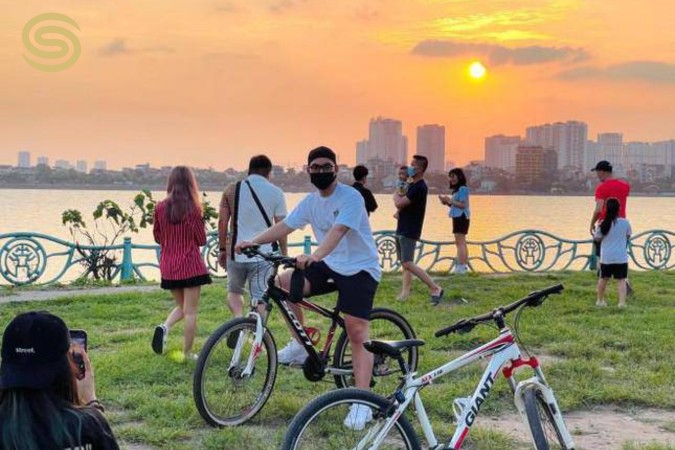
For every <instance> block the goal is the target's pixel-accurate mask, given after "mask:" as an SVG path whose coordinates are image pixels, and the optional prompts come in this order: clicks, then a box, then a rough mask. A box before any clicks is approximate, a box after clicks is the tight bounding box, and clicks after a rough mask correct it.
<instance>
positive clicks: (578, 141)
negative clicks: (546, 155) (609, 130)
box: [525, 121, 588, 169]
mask: <svg viewBox="0 0 675 450" xmlns="http://www.w3.org/2000/svg"><path fill="white" fill-rule="evenodd" d="M587 140H588V125H586V124H585V123H584V122H577V121H567V122H564V123H563V122H556V123H553V124H551V123H547V124H544V125H537V126H532V127H527V130H526V137H525V141H526V142H527V143H528V144H530V145H540V146H542V147H545V148H546V147H548V148H552V149H553V150H554V151H555V152H556V153H557V154H558V169H562V168H564V167H574V168H578V169H581V168H583V166H584V162H585V161H584V156H585V148H586V141H587Z"/></svg>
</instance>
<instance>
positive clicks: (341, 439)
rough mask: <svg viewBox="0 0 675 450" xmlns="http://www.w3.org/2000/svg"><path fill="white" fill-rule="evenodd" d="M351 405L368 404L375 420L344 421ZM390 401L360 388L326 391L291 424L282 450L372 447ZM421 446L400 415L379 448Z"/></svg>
mask: <svg viewBox="0 0 675 450" xmlns="http://www.w3.org/2000/svg"><path fill="white" fill-rule="evenodd" d="M352 405H359V407H361V408H363V407H364V406H367V407H369V408H371V410H372V412H373V420H372V421H370V422H367V423H366V425H365V427H364V428H363V429H361V430H358V431H357V430H353V429H350V428H348V427H347V426H346V425H345V418H346V417H347V415H348V414H349V411H350V408H351V406H352ZM388 406H389V401H388V400H387V399H385V398H383V397H381V396H379V395H376V394H373V393H372V392H369V391H364V390H361V389H338V390H335V391H330V392H327V393H325V394H323V395H321V396H319V397H317V398H315V399H314V400H312V401H311V402H310V403H309V404H308V405H307V406H305V407H304V408H303V409H302V410H300V412H299V413H298V414H296V415H295V417H294V418H293V421H292V422H291V424H290V425H289V426H288V429H287V430H286V434H285V435H284V440H283V442H282V444H281V449H282V450H309V449H312V450H315V449H320V450H344V449H353V448H363V449H365V448H369V447H370V446H371V445H372V443H373V442H372V441H373V440H374V439H375V437H376V436H377V434H378V432H379V430H381V429H382V427H383V426H384V424H385V422H386V421H387V418H386V417H384V413H383V411H385V410H386V409H387V407H388ZM419 448H420V443H419V439H418V437H417V433H415V430H414V429H413V427H412V425H410V422H409V421H408V419H407V418H406V417H405V416H404V415H401V416H400V417H399V418H398V420H397V421H396V423H395V424H394V426H393V427H392V428H391V430H390V431H389V433H388V434H387V436H386V437H385V439H384V441H383V442H382V444H381V445H380V446H379V447H378V449H379V450H401V449H405V450H417V449H419Z"/></svg>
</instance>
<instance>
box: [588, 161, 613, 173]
mask: <svg viewBox="0 0 675 450" xmlns="http://www.w3.org/2000/svg"><path fill="white" fill-rule="evenodd" d="M596 170H602V171H603V172H611V171H612V165H611V164H610V163H609V161H599V162H598V163H597V164H596V165H595V167H594V168H593V169H591V172H595V171H596Z"/></svg>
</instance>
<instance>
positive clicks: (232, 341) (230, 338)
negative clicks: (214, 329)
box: [227, 330, 241, 350]
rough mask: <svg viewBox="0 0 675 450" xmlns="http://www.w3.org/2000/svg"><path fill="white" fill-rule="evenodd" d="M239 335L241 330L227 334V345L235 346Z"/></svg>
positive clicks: (233, 347)
mask: <svg viewBox="0 0 675 450" xmlns="http://www.w3.org/2000/svg"><path fill="white" fill-rule="evenodd" d="M239 335H241V330H235V331H233V332H232V333H230V334H228V335H227V347H228V348H231V349H233V350H234V349H235V348H237V341H239Z"/></svg>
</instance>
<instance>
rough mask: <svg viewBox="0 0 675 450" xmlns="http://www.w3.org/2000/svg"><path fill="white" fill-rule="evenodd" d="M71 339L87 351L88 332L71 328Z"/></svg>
mask: <svg viewBox="0 0 675 450" xmlns="http://www.w3.org/2000/svg"><path fill="white" fill-rule="evenodd" d="M70 341H71V342H73V343H75V344H77V345H78V346H80V347H82V348H83V349H84V351H85V352H86V351H87V332H86V331H84V330H70Z"/></svg>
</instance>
